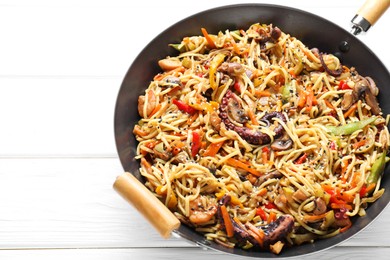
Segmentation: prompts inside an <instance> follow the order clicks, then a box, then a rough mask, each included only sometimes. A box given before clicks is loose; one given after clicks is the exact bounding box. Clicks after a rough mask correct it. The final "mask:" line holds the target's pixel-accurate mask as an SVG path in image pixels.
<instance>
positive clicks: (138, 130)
mask: <svg viewBox="0 0 390 260" xmlns="http://www.w3.org/2000/svg"><path fill="white" fill-rule="evenodd" d="M133 133H134V134H136V135H139V136H147V135H148V132H145V131H144V130H142V129H141V127H140V126H139V125H136V126H134V129H133Z"/></svg>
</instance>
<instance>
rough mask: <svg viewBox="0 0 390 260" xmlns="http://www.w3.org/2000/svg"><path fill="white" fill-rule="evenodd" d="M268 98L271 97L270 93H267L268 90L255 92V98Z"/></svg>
mask: <svg viewBox="0 0 390 260" xmlns="http://www.w3.org/2000/svg"><path fill="white" fill-rule="evenodd" d="M270 96H271V92H269V91H268V90H256V91H255V97H257V98H261V97H270Z"/></svg>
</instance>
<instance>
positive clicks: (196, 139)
mask: <svg viewBox="0 0 390 260" xmlns="http://www.w3.org/2000/svg"><path fill="white" fill-rule="evenodd" d="M200 147H201V140H200V135H199V133H198V132H195V131H194V132H192V146H191V155H192V157H195V156H196V155H197V154H198V152H199V150H200Z"/></svg>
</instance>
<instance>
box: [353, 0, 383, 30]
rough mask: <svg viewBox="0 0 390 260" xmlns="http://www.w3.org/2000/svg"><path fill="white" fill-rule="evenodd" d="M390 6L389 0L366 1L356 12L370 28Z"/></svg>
mask: <svg viewBox="0 0 390 260" xmlns="http://www.w3.org/2000/svg"><path fill="white" fill-rule="evenodd" d="M389 6H390V0H367V1H366V2H365V3H364V4H363V6H362V7H361V8H360V9H359V11H358V12H357V14H358V15H360V16H362V17H364V18H365V19H366V20H367V21H368V22H369V23H370V24H371V26H372V25H374V23H376V21H378V19H379V18H380V17H381V16H382V14H384V13H385V12H386V10H387V8H389Z"/></svg>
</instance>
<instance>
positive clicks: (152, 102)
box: [138, 90, 157, 118]
mask: <svg viewBox="0 0 390 260" xmlns="http://www.w3.org/2000/svg"><path fill="white" fill-rule="evenodd" d="M146 99H147V101H148V102H147V103H145V100H146ZM145 106H146V107H145ZM156 106H157V100H156V95H155V94H154V91H153V90H149V91H148V92H147V93H146V95H145V96H139V97H138V113H139V115H140V116H141V117H144V118H147V117H148V116H149V115H150V114H151V113H152V112H153V110H154V109H155V108H156Z"/></svg>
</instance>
